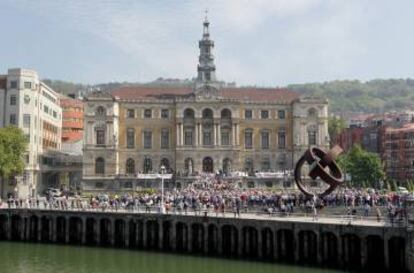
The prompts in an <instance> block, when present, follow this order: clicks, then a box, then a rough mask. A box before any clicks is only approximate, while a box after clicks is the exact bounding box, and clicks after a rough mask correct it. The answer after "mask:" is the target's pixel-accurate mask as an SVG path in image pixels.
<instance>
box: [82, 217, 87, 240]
mask: <svg viewBox="0 0 414 273" xmlns="http://www.w3.org/2000/svg"><path fill="white" fill-rule="evenodd" d="M81 221H82V239H81V243H82V245H84V244H85V243H86V218H85V217H82V218H81Z"/></svg>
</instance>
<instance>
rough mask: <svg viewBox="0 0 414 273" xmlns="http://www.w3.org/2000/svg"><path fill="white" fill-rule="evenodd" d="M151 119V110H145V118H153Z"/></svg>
mask: <svg viewBox="0 0 414 273" xmlns="http://www.w3.org/2000/svg"><path fill="white" fill-rule="evenodd" d="M151 117H152V111H151V109H145V110H144V118H151Z"/></svg>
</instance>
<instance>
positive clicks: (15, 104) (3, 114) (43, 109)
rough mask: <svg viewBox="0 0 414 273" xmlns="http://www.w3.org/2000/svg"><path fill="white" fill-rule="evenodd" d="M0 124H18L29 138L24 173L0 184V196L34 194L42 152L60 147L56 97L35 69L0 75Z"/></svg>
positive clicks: (40, 170)
mask: <svg viewBox="0 0 414 273" xmlns="http://www.w3.org/2000/svg"><path fill="white" fill-rule="evenodd" d="M0 109H1V110H0V127H4V126H17V127H19V128H21V129H22V130H23V133H24V134H25V136H26V137H27V139H28V145H27V152H26V154H25V171H24V175H23V176H20V177H17V178H16V179H11V180H9V181H4V182H3V183H1V190H0V195H1V197H6V196H7V195H9V194H13V195H16V196H18V197H20V198H26V197H28V196H32V197H34V196H35V195H36V194H37V191H38V189H39V187H40V184H41V181H42V169H41V164H40V161H41V155H42V154H43V153H44V152H46V151H50V150H52V151H55V150H59V149H60V148H61V134H62V109H61V107H60V105H59V96H58V94H57V93H56V92H54V91H53V90H52V89H51V88H50V87H48V86H47V85H46V84H44V83H43V82H41V81H40V80H39V77H38V74H37V72H36V71H33V70H28V69H20V68H16V69H9V70H8V73H7V74H6V75H0Z"/></svg>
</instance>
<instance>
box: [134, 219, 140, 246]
mask: <svg viewBox="0 0 414 273" xmlns="http://www.w3.org/2000/svg"><path fill="white" fill-rule="evenodd" d="M134 223H135V246H136V247H140V245H139V243H140V242H139V233H140V230H139V221H138V220H134Z"/></svg>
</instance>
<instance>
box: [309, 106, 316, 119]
mask: <svg viewBox="0 0 414 273" xmlns="http://www.w3.org/2000/svg"><path fill="white" fill-rule="evenodd" d="M308 117H310V118H317V117H318V112H317V111H316V109H315V108H310V109H309V110H308Z"/></svg>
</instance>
